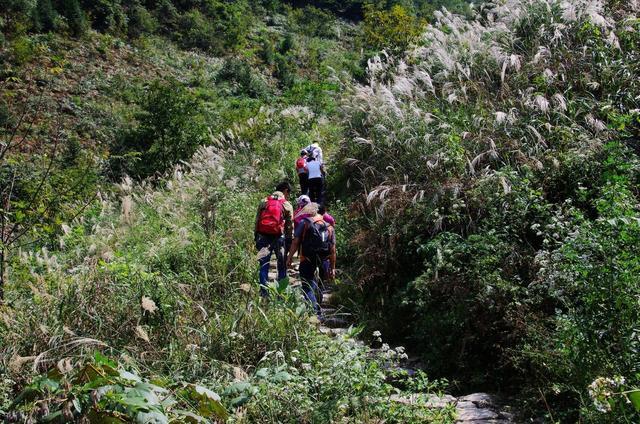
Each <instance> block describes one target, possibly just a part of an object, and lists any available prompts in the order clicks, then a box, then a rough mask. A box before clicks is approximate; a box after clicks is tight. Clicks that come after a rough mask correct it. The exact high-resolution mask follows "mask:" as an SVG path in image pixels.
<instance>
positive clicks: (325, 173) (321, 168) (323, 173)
mask: <svg viewBox="0 0 640 424" xmlns="http://www.w3.org/2000/svg"><path fill="white" fill-rule="evenodd" d="M320 172H322V175H327V171H325V170H324V164H321V165H320Z"/></svg>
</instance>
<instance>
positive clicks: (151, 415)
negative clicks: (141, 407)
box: [136, 411, 169, 424]
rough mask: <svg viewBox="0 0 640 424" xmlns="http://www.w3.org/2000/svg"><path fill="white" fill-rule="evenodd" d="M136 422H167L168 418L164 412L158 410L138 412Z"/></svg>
mask: <svg viewBox="0 0 640 424" xmlns="http://www.w3.org/2000/svg"><path fill="white" fill-rule="evenodd" d="M136 423H138V424H168V423H169V419H168V418H167V416H166V415H165V414H163V413H162V412H159V411H149V412H138V414H137V415H136Z"/></svg>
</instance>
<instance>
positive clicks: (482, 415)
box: [269, 260, 516, 424]
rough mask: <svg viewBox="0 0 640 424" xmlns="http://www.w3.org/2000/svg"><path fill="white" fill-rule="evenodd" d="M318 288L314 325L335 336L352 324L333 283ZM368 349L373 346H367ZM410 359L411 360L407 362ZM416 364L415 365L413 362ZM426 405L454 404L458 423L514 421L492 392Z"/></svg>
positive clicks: (296, 280)
mask: <svg viewBox="0 0 640 424" xmlns="http://www.w3.org/2000/svg"><path fill="white" fill-rule="evenodd" d="M298 269H299V264H298V263H297V262H295V263H294V266H293V269H290V270H289V272H288V275H289V279H290V281H291V285H292V286H293V287H297V286H300V284H301V282H300V273H299V270H298ZM276 277H277V273H276V263H275V260H273V261H272V263H271V269H270V272H269V279H270V280H275V279H276ZM321 289H322V302H321V304H320V306H321V308H322V315H323V317H324V320H323V322H322V323H321V324H320V325H319V326H318V329H319V330H320V332H321V333H323V334H326V335H328V336H330V337H339V336H342V335H345V334H347V333H348V332H349V328H350V326H351V324H352V323H353V317H352V316H351V314H349V313H348V312H347V311H345V310H344V308H343V307H341V306H340V305H339V304H337V301H336V296H335V286H334V285H332V284H329V285H325V286H324V287H322V288H321ZM353 341H354V343H357V344H360V345H362V346H364V345H365V344H364V342H363V341H361V340H357V339H356V340H353ZM370 349H371V350H372V351H375V349H373V348H370ZM409 362H411V361H409ZM413 366H414V367H417V365H413ZM402 369H403V370H405V371H407V372H408V373H409V375H411V374H413V373H415V372H416V370H415V369H414V368H411V367H410V366H408V367H402ZM421 396H424V395H423V394H414V395H411V396H398V395H394V396H391V398H390V402H398V403H403V404H407V405H411V404H415V403H417V402H418V400H420V402H421V403H422V402H424V397H422V398H421ZM426 404H427V405H428V406H429V407H432V408H444V407H446V406H448V405H454V406H455V408H456V412H457V420H456V422H458V423H464V424H512V423H515V422H516V421H515V418H514V417H515V413H514V412H513V411H512V409H511V408H510V407H509V405H507V403H505V401H504V400H503V399H502V398H500V397H499V396H496V395H491V394H488V393H473V394H470V395H466V396H460V397H454V396H451V395H442V396H438V395H429V396H428V398H427V400H426Z"/></svg>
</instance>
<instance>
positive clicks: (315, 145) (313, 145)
mask: <svg viewBox="0 0 640 424" xmlns="http://www.w3.org/2000/svg"><path fill="white" fill-rule="evenodd" d="M311 147H316V148H317V147H320V143H318V142H315V143H312V144H311Z"/></svg>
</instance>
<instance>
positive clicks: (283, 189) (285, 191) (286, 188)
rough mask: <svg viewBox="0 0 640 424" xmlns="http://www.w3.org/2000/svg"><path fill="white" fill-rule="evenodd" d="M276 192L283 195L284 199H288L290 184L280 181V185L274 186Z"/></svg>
mask: <svg viewBox="0 0 640 424" xmlns="http://www.w3.org/2000/svg"><path fill="white" fill-rule="evenodd" d="M276 191H279V192H281V193H282V194H284V197H286V198H289V194H291V184H289V182H288V181H282V182H281V183H280V184H278V185H277V186H276Z"/></svg>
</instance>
